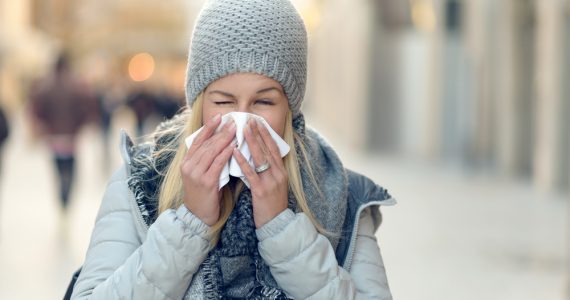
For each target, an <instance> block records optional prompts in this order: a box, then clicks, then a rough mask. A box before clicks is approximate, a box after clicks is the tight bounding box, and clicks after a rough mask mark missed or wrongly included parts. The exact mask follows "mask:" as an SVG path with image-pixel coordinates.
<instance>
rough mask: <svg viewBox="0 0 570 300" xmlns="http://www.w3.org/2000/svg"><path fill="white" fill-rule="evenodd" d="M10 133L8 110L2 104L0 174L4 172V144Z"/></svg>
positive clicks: (0, 119) (0, 109) (0, 117)
mask: <svg viewBox="0 0 570 300" xmlns="http://www.w3.org/2000/svg"><path fill="white" fill-rule="evenodd" d="M9 135H10V124H9V122H8V117H7V115H6V111H5V110H4V108H3V107H2V106H0V175H1V172H2V161H3V157H4V155H3V152H4V144H5V143H6V140H7V139H8V136H9Z"/></svg>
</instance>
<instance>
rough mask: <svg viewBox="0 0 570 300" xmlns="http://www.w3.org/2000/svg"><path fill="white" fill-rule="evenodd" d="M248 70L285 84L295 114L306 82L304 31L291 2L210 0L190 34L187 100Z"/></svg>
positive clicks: (298, 112)
mask: <svg viewBox="0 0 570 300" xmlns="http://www.w3.org/2000/svg"><path fill="white" fill-rule="evenodd" d="M240 72H251V73H257V74H262V75H265V76H267V77H270V78H272V79H274V80H275V81H277V82H279V83H280V84H281V85H282V86H283V90H284V91H285V95H286V96H287V98H288V100H289V108H290V109H291V111H292V112H293V118H295V117H297V116H298V115H299V114H300V109H301V102H302V101H303V96H304V94H305V83H306V80H307V33H306V31H305V25H304V23H303V20H302V19H301V17H300V16H299V14H298V13H297V11H296V10H295V7H294V6H293V5H292V4H291V2H289V0H210V1H207V2H206V4H205V5H204V7H203V9H202V11H201V13H200V15H199V17H198V20H197V21H196V25H195V27H194V33H193V36H192V42H191V45H190V54H189V62H188V69H187V73H186V101H187V102H188V105H189V106H192V104H193V103H194V101H195V100H196V97H197V96H198V95H199V94H200V93H201V92H202V91H203V90H204V89H205V88H206V87H207V86H208V85H209V84H210V83H211V82H212V81H215V80H217V79H219V78H222V77H224V76H226V75H229V74H232V73H240Z"/></svg>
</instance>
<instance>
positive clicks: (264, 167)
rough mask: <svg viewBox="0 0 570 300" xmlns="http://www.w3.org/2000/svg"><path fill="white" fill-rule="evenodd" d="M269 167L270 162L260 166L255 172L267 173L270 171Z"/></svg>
mask: <svg viewBox="0 0 570 300" xmlns="http://www.w3.org/2000/svg"><path fill="white" fill-rule="evenodd" d="M269 167H270V165H269V162H268V161H266V162H265V163H264V164H262V165H260V166H259V167H256V168H255V172H256V173H262V172H265V171H267V170H268V169H269Z"/></svg>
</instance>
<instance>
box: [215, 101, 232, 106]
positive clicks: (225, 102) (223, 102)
mask: <svg viewBox="0 0 570 300" xmlns="http://www.w3.org/2000/svg"><path fill="white" fill-rule="evenodd" d="M214 103H215V104H216V105H229V104H233V103H234V102H233V101H214Z"/></svg>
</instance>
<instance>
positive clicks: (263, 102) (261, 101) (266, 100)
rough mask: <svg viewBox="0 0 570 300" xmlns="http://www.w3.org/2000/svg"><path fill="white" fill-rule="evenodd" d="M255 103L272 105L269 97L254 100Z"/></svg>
mask: <svg viewBox="0 0 570 300" xmlns="http://www.w3.org/2000/svg"><path fill="white" fill-rule="evenodd" d="M255 104H261V105H273V104H274V103H273V101H272V100H269V99H259V100H256V101H255Z"/></svg>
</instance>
